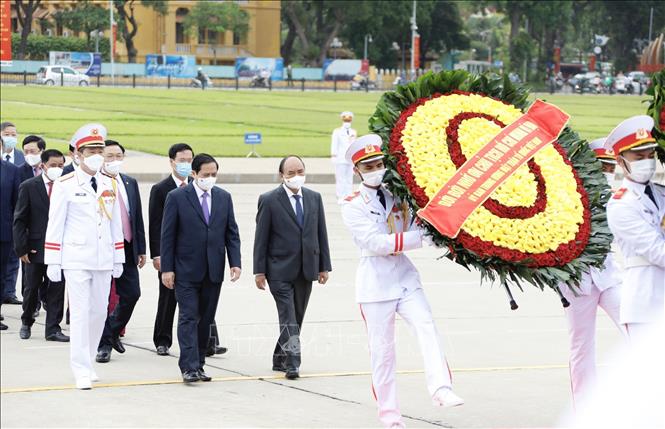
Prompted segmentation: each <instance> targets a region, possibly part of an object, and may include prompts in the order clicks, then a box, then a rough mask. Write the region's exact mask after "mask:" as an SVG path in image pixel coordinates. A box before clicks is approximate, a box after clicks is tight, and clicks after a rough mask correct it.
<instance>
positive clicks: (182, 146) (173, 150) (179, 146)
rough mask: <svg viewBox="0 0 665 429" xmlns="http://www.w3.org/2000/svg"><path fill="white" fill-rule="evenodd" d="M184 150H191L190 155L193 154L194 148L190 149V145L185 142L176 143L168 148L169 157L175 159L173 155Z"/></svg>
mask: <svg viewBox="0 0 665 429" xmlns="http://www.w3.org/2000/svg"><path fill="white" fill-rule="evenodd" d="M185 150H188V151H190V152H192V155H194V149H192V147H191V146H190V145H188V144H187V143H176V144H174V145H173V146H171V147H170V148H169V158H171V159H175V156H176V155H177V154H178V152H182V151H185Z"/></svg>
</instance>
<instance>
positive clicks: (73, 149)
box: [69, 143, 76, 152]
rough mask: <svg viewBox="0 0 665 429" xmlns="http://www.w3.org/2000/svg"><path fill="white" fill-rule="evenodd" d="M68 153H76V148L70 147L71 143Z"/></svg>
mask: <svg viewBox="0 0 665 429" xmlns="http://www.w3.org/2000/svg"><path fill="white" fill-rule="evenodd" d="M69 151H70V152H75V151H76V148H75V147H74V146H72V145H71V143H70V145H69Z"/></svg>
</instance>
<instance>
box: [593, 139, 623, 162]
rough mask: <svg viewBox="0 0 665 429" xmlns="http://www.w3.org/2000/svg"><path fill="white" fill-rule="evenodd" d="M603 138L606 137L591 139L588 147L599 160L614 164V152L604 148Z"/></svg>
mask: <svg viewBox="0 0 665 429" xmlns="http://www.w3.org/2000/svg"><path fill="white" fill-rule="evenodd" d="M605 140H607V137H603V138H600V139H596V140H593V141H591V143H589V147H590V148H591V150H593V152H594V153H595V154H596V158H598V160H599V161H600V162H604V163H607V164H616V163H617V160H616V157H615V156H614V152H612V150H609V149H605Z"/></svg>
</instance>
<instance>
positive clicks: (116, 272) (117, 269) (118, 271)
mask: <svg viewBox="0 0 665 429" xmlns="http://www.w3.org/2000/svg"><path fill="white" fill-rule="evenodd" d="M112 275H113V278H114V279H117V278H120V276H121V275H122V264H113V274H112Z"/></svg>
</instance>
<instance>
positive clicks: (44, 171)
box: [42, 170, 53, 195]
mask: <svg viewBox="0 0 665 429" xmlns="http://www.w3.org/2000/svg"><path fill="white" fill-rule="evenodd" d="M42 180H44V187H45V188H46V195H48V184H49V183H53V182H52V181H51V179H49V178H48V177H46V170H42Z"/></svg>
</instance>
